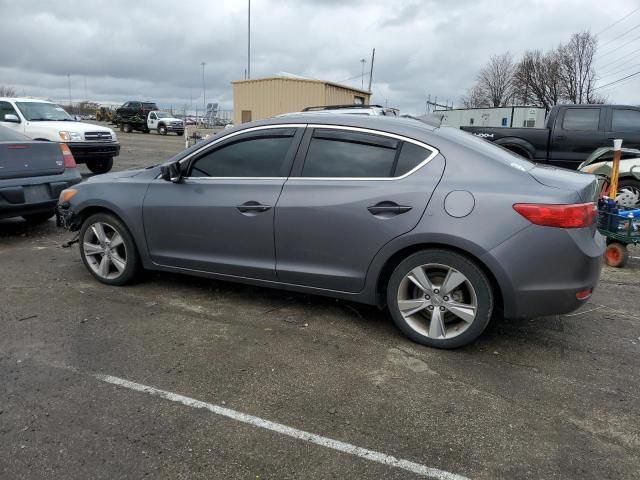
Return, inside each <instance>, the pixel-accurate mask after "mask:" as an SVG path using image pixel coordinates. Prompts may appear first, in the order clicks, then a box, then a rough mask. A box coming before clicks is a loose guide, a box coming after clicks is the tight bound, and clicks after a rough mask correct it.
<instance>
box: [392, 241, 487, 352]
mask: <svg viewBox="0 0 640 480" xmlns="http://www.w3.org/2000/svg"><path fill="white" fill-rule="evenodd" d="M387 305H388V306H389V311H390V313H391V316H392V318H393V321H394V322H395V324H396V325H397V327H398V328H399V329H400V330H401V331H402V333H404V334H405V335H406V336H407V337H409V338H410V339H411V340H413V341H414V342H417V343H421V344H422V345H427V346H429V347H435V348H458V347H461V346H463V345H467V344H469V343H471V342H473V341H474V340H475V339H476V338H478V337H479V336H480V334H481V333H482V332H483V331H484V329H485V328H486V327H487V325H488V324H489V321H490V320H491V315H492V312H493V291H492V289H491V284H490V282H489V279H488V278H487V275H486V274H485V273H484V272H483V271H482V270H481V269H480V268H479V267H478V266H477V265H476V264H475V263H474V262H472V261H471V260H469V259H468V258H466V257H464V256H462V255H460V254H457V253H454V252H450V251H447V250H423V251H420V252H417V253H414V254H413V255H411V256H409V257H407V258H406V259H405V260H403V261H402V262H401V263H400V264H399V265H398V266H397V267H396V268H395V270H394V271H393V273H392V274H391V278H390V279H389V283H388V285H387Z"/></svg>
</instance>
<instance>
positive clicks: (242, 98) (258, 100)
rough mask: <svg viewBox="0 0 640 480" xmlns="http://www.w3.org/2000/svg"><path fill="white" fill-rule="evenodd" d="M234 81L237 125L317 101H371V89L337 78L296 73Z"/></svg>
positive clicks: (301, 107) (323, 102)
mask: <svg viewBox="0 0 640 480" xmlns="http://www.w3.org/2000/svg"><path fill="white" fill-rule="evenodd" d="M231 84H232V85H233V122H234V124H236V125H239V124H240V123H245V122H250V121H252V120H260V119H263V118H269V117H273V116H274V115H280V114H281V113H289V112H299V111H300V110H302V109H303V108H305V107H313V106H316V105H351V104H354V103H357V104H364V105H368V104H369V97H370V93H369V92H367V91H365V90H360V89H357V88H351V87H347V86H345V85H340V84H338V83H333V82H324V81H322V80H312V79H306V78H296V77H291V78H289V77H268V78H257V79H255V80H236V81H234V82H231Z"/></svg>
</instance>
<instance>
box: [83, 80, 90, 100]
mask: <svg viewBox="0 0 640 480" xmlns="http://www.w3.org/2000/svg"><path fill="white" fill-rule="evenodd" d="M84 101H85V102H88V101H89V97H88V96H87V76H86V75H85V76H84Z"/></svg>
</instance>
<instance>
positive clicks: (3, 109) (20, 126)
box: [0, 101, 24, 133]
mask: <svg viewBox="0 0 640 480" xmlns="http://www.w3.org/2000/svg"><path fill="white" fill-rule="evenodd" d="M5 115H15V116H16V117H17V118H18V120H19V121H18V122H15V121H14V122H11V121H9V122H8V121H6V120H5V118H4V116H5ZM0 125H2V126H3V127H7V128H10V129H11V130H13V131H14V132H19V133H24V123H23V122H22V121H21V120H20V115H18V112H16V109H15V108H13V105H11V103H10V102H5V101H2V102H0Z"/></svg>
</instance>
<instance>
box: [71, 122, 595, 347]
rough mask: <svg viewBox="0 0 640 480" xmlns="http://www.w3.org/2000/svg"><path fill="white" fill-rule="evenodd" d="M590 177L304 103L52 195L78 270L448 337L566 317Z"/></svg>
mask: <svg viewBox="0 0 640 480" xmlns="http://www.w3.org/2000/svg"><path fill="white" fill-rule="evenodd" d="M596 195H597V181H596V178H595V177H594V176H593V175H590V174H584V173H577V172H571V171H567V170H563V169H556V168H549V167H543V166H538V165H535V164H533V163H530V162H528V161H526V160H524V159H523V158H522V157H519V156H516V155H514V154H511V153H510V152H508V151H506V150H504V149H502V148H500V147H497V146H495V145H492V144H490V143H488V142H486V141H484V140H481V139H477V138H475V137H473V136H472V135H469V134H467V133H464V132H461V131H459V130H457V129H452V128H438V127H435V126H429V125H426V124H424V123H421V122H419V121H417V120H413V119H400V118H386V117H359V116H353V115H330V114H327V115H313V114H299V115H291V116H287V117H282V118H275V119H270V120H265V121H259V122H253V123H248V124H244V125H242V126H239V127H236V128H233V129H230V130H228V131H225V132H224V133H223V134H221V135H218V136H215V137H212V138H211V139H209V140H208V141H205V142H202V143H198V144H197V145H195V146H193V147H192V148H190V149H188V150H186V151H184V152H182V153H180V154H178V155H177V156H176V157H174V158H173V159H171V160H170V161H168V162H166V163H164V164H162V165H158V166H153V167H148V168H146V169H142V170H130V171H124V172H119V173H112V174H107V175H100V176H97V177H93V178H91V179H89V180H88V181H87V182H85V183H83V184H81V185H79V186H76V187H73V188H71V189H67V190H65V191H63V192H62V193H61V195H60V200H59V207H58V216H59V217H58V220H59V223H60V224H61V225H63V226H66V227H67V228H70V229H71V230H73V231H79V245H80V248H79V250H80V255H81V257H82V261H83V262H84V264H85V266H86V268H87V269H88V271H89V272H90V273H91V275H93V276H94V277H95V278H96V279H97V280H98V281H100V282H102V283H105V284H109V285H123V284H125V283H128V282H130V281H131V280H133V279H134V278H135V276H136V274H137V273H138V272H139V271H140V270H141V269H149V270H161V271H168V272H180V273H187V274H193V275H201V276H206V277H210V278H215V279H220V280H228V281H236V282H243V283H250V284H254V285H261V286H265V287H274V288H282V289H288V290H295V291H299V292H306V293H312V294H320V295H328V296H332V297H336V298H341V299H346V300H352V301H356V302H362V303H367V304H372V305H378V306H379V307H381V308H383V307H387V308H388V310H389V312H390V314H391V317H392V318H393V320H394V322H395V324H396V325H397V326H398V328H399V329H400V330H401V331H402V332H403V333H404V334H405V335H406V336H408V337H409V338H411V339H412V340H414V341H416V342H419V343H422V344H424V345H429V346H432V347H439V348H454V347H459V346H461V345H465V344H467V343H469V342H471V341H473V340H474V339H476V338H477V337H478V336H479V335H480V334H481V333H482V331H483V330H484V329H485V327H486V326H487V324H488V323H489V321H490V319H491V317H492V316H493V315H494V314H496V313H497V312H500V314H501V315H504V316H505V317H508V318H528V317H535V316H540V315H550V314H562V313H567V312H570V311H572V310H574V309H576V308H578V307H579V306H580V305H582V304H583V303H584V302H586V301H587V299H588V298H589V297H590V296H591V294H592V292H593V289H594V287H595V286H596V283H597V282H598V278H599V274H600V269H601V265H602V254H603V251H604V241H603V238H602V237H601V236H600V235H599V234H598V233H597V231H596V227H595V216H596V210H595V205H594V199H595V198H596Z"/></svg>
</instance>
